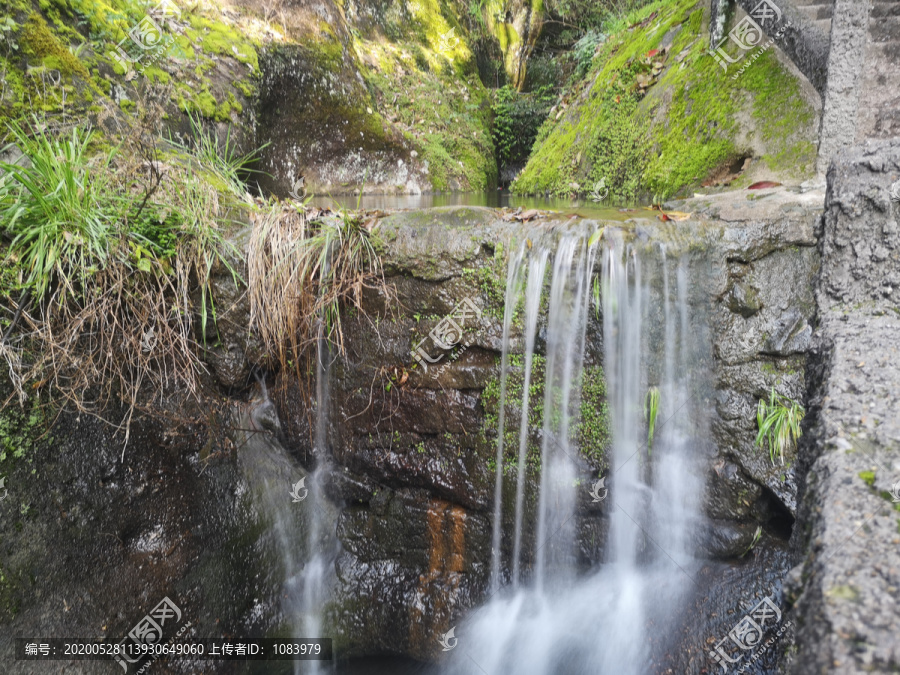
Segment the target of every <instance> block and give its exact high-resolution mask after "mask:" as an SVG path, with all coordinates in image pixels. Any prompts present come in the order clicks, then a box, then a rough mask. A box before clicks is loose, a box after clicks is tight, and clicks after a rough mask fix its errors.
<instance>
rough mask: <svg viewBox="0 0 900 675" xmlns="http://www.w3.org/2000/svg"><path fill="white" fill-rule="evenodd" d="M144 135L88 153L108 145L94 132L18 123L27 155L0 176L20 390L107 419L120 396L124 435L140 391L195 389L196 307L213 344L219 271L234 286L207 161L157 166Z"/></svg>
mask: <svg viewBox="0 0 900 675" xmlns="http://www.w3.org/2000/svg"><path fill="white" fill-rule="evenodd" d="M149 126H153V127H154V128H155V125H149ZM146 131H147V129H146V128H138V127H137V125H136V126H135V128H132V129H131V130H130V131H129V132H126V134H125V137H124V138H123V140H122V142H121V143H120V145H118V146H115V147H112V148H111V149H108V150H105V151H103V152H100V153H97V154H93V155H92V154H91V149H92V148H93V147H96V146H103V145H104V141H103V140H101V139H97V138H95V137H94V135H93V134H92V132H90V131H80V130H77V129H76V130H74V131H72V132H71V136H68V137H63V138H56V137H54V136H53V135H52V134H51V133H50V132H46V131H44V130H42V128H41V127H40V125H35V128H34V129H27V128H25V127H24V126H23V125H17V124H12V125H10V135H11V138H12V140H13V142H15V144H16V145H17V146H18V147H19V149H20V150H21V151H22V153H23V158H22V159H21V160H20V161H19V162H17V163H16V164H5V165H3V169H4V171H5V174H4V175H3V177H2V178H0V235H2V241H0V245H2V247H3V249H4V250H5V263H6V265H5V270H4V273H3V274H2V275H0V300H2V301H3V302H4V304H6V305H7V307H6V309H7V312H8V313H7V314H6V316H12V317H13V318H12V319H11V320H9V321H8V322H7V323H6V324H5V332H4V334H3V336H2V340H0V354H2V356H3V358H4V359H5V360H6V361H7V365H8V370H9V372H10V377H11V380H12V382H13V384H14V386H15V387H16V389H17V393H18V396H19V399H20V401H22V402H24V400H25V399H26V398H27V395H28V393H27V391H26V385H28V384H29V383H30V388H31V389H35V388H40V389H42V388H47V389H49V390H50V391H51V395H52V396H54V397H61V398H62V401H60V402H69V403H72V404H74V406H75V408H76V409H78V410H80V411H84V412H88V413H90V414H96V415H99V416H101V417H103V412H104V410H105V409H106V408H107V406H108V404H109V403H110V402H112V401H116V402H117V403H121V404H123V405H124V406H125V409H126V413H125V417H124V418H122V420H121V421H119V422H118V423H115V424H116V425H117V426H121V427H123V428H124V429H125V431H126V441H127V430H128V426H129V424H130V420H131V417H132V415H133V412H134V410H135V408H136V407H137V405H138V402H139V398H140V395H141V392H144V393H145V394H150V398H152V397H156V396H160V395H162V394H163V392H165V391H167V390H171V389H172V388H177V389H179V390H186V391H188V392H194V391H196V387H197V383H198V379H197V377H198V375H199V373H200V372H201V371H202V369H203V365H202V363H201V360H200V354H199V352H200V350H199V349H198V348H197V347H198V345H197V342H196V337H195V334H194V329H193V323H194V316H195V311H196V312H197V313H199V315H200V320H201V324H202V325H201V328H202V331H201V332H202V335H203V340H204V341H205V339H206V333H207V324H212V325H214V322H215V306H214V304H213V302H212V297H211V295H212V294H211V291H212V286H211V279H212V276H213V274H214V273H215V271H216V270H217V269H220V268H223V267H224V268H225V269H227V270H229V271H231V273H232V275H233V279H234V281H235V282H236V283H239V282H240V278H239V275H238V274H237V272H236V270H235V269H234V267H233V266H232V262H231V260H232V259H233V258H234V256H235V250H234V247H233V245H232V244H230V243H229V241H228V239H227V237H226V228H227V222H228V221H227V219H226V218H225V209H224V208H223V206H222V204H221V203H220V196H221V195H222V192H221V191H220V190H219V189H218V188H216V187H215V186H214V185H213V184H212V183H211V182H210V180H209V178H208V175H207V174H204V173H203V169H202V166H203V161H202V160H201V159H200V158H198V157H196V156H194V157H193V158H192V160H190V161H187V162H177V161H173V162H171V163H167V162H165V161H163V160H162V159H161V158H160V156H159V153H158V151H157V150H156V149H155V147H154V145H153V144H152V143H151V144H148V143H146V141H145V139H146V137H147V134H146ZM107 147H108V146H107ZM122 148H124V149H122ZM207 151H211V148H209V147H207ZM223 161H224V160H223ZM195 165H200V167H201V168H200V169H195V168H194V167H195ZM195 289H199V290H200V293H199V295H200V296H201V301H200V307H199V308H197V307H195V302H194V300H193V299H192V298H193V297H194V293H193V292H194V290H195Z"/></svg>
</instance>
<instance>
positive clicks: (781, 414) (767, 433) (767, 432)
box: [756, 387, 806, 466]
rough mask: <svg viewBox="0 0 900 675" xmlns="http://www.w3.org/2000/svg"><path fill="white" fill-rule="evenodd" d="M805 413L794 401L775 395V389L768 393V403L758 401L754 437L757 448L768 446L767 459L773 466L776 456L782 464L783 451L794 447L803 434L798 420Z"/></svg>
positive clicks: (763, 400) (761, 400) (762, 400)
mask: <svg viewBox="0 0 900 675" xmlns="http://www.w3.org/2000/svg"><path fill="white" fill-rule="evenodd" d="M805 414H806V411H805V410H804V409H803V406H801V405H800V404H799V403H797V402H796V401H793V400H792V399H789V398H787V397H786V396H782V395H780V394H778V393H776V391H775V388H774V387H772V389H771V390H770V391H769V400H768V402H767V401H766V400H765V399H760V401H759V405H758V406H757V408H756V422H757V424H758V426H759V433H758V434H757V435H756V445H757V447H760V448H762V447H764V446H765V445H766V443H768V445H769V457H770V459H771V460H772V465H773V466H774V465H775V457H776V455H777V456H778V457H780V458H781V463H782V465H783V464H784V451H785V450H787V449H789V448H792V447H796V445H797V441H798V440H799V439H800V436H801V435H802V434H803V431H802V430H801V429H800V420H802V419H803V416H804V415H805Z"/></svg>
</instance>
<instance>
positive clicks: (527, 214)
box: [517, 209, 538, 222]
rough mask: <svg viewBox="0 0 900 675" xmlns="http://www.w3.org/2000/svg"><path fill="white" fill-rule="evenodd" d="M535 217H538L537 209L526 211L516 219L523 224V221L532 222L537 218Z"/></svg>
mask: <svg viewBox="0 0 900 675" xmlns="http://www.w3.org/2000/svg"><path fill="white" fill-rule="evenodd" d="M537 217H538V210H537V209H528V210H527V211H526V212H525V213H522V214H520V215H519V216H518V217H517V220H519V221H523V222H524V221H526V220H532V219H534V218H537Z"/></svg>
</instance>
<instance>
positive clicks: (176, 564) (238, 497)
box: [0, 404, 280, 675]
mask: <svg viewBox="0 0 900 675" xmlns="http://www.w3.org/2000/svg"><path fill="white" fill-rule="evenodd" d="M212 405H214V404H212ZM212 405H211V406H210V409H212ZM173 415H174V413H173ZM177 415H178V416H180V417H184V418H187V419H188V421H187V422H186V423H184V424H176V423H175V422H173V420H172V418H171V417H169V418H168V419H166V420H165V422H164V423H161V421H160V420H159V419H156V420H145V419H137V420H136V421H135V422H134V424H133V425H132V428H131V434H130V438H129V441H128V445H127V448H125V449H124V462H123V460H122V457H123V435H122V434H121V433H119V434H114V433H113V430H112V429H111V428H110V427H108V426H104V425H102V424H101V423H100V422H98V421H97V420H96V419H94V418H92V417H87V416H84V417H82V418H81V419H78V418H77V417H76V416H75V415H71V414H63V415H62V416H61V417H60V418H59V419H58V420H57V422H56V424H55V425H54V427H53V429H52V430H51V432H50V433H51V435H52V438H51V440H49V441H48V442H45V443H40V442H39V443H38V447H37V448H36V449H35V450H34V451H33V452H32V453H31V454H30V455H29V456H28V458H27V460H20V461H18V462H17V463H16V464H15V465H14V467H13V469H12V470H11V471H10V473H9V475H8V476H7V482H6V487H7V488H8V489H9V496H8V498H6V499H4V500H2V501H0V561H2V562H0V564H2V570H3V579H2V581H0V661H2V663H3V664H4V666H3V671H4V672H6V673H17V674H20V675H23V674H31V673H34V674H38V673H46V672H48V666H47V664H46V663H39V662H17V661H15V658H14V656H13V648H14V642H13V638H14V637H15V636H22V637H26V636H35V637H39V636H58V637H66V636H72V637H107V638H109V639H110V640H115V641H119V640H121V639H123V638H125V637H126V636H127V634H128V632H129V631H130V630H131V629H132V628H133V626H134V625H135V624H136V623H137V622H138V621H139V620H140V619H141V618H142V617H144V616H145V615H146V614H147V612H148V611H149V610H150V609H151V608H152V607H154V606H156V605H157V604H158V603H159V602H160V601H161V600H162V599H163V598H164V597H169V598H171V599H172V600H173V601H174V602H175V603H176V605H177V606H178V607H179V608H180V610H181V612H182V615H183V618H182V622H185V621H191V622H192V624H193V626H194V629H193V630H194V633H193V634H194V635H195V636H198V637H205V636H207V635H209V636H213V635H225V634H227V633H229V632H238V633H246V634H253V633H255V634H263V633H264V632H265V631H266V630H268V629H269V627H270V625H269V623H267V622H269V621H270V620H271V617H272V616H273V613H274V612H273V608H274V607H277V604H276V599H277V595H276V593H277V590H276V589H277V588H279V584H280V578H279V577H278V575H277V573H276V571H277V566H276V565H275V564H274V560H273V559H272V558H271V553H270V550H271V549H270V546H269V544H267V537H268V536H269V535H267V534H266V531H265V526H264V524H263V523H262V522H261V520H260V518H259V516H258V514H257V512H256V510H255V507H254V505H253V503H252V501H251V500H250V499H249V498H248V496H247V494H246V493H247V490H246V488H245V487H242V486H243V485H244V484H243V480H242V477H241V472H240V471H239V470H238V468H237V462H236V458H235V455H234V447H233V446H229V445H228V443H227V442H226V437H227V430H222V429H218V430H216V429H213V430H212V431H210V430H208V429H205V428H204V427H205V424H204V423H203V421H204V420H203V416H202V415H199V416H195V415H196V411H194V412H193V413H192V412H190V411H189V407H188V406H185V407H183V408H182V409H181V410H180V411H178V413H177ZM190 420H193V421H190ZM223 424H227V423H225V422H224V419H223ZM8 468H9V465H8V463H7V466H6V467H5V469H8ZM32 469H33V471H32ZM167 637H168V636H167ZM181 665H182V667H184V664H181ZM104 667H105V668H109V666H104ZM99 668H100V666H98V664H97V663H96V662H92V661H75V662H72V663H70V664H68V665H67V666H66V670H67V671H68V672H71V673H76V674H84V675H88V674H92V673H97V672H99ZM174 668H175V666H172V665H171V664H170V665H169V666H166V665H163V664H157V665H155V666H154V670H159V672H160V673H172V672H186V671H184V670H177V669H174Z"/></svg>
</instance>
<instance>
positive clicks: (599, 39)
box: [572, 30, 606, 79]
mask: <svg viewBox="0 0 900 675" xmlns="http://www.w3.org/2000/svg"><path fill="white" fill-rule="evenodd" d="M605 40H606V36H605V35H603V34H602V33H601V32H600V31H599V30H589V31H588V32H587V33H585V34H584V37H582V38H581V39H580V40H579V41H578V42H576V43H575V46H574V47H573V48H572V57H573V58H574V60H575V77H577V78H579V79H580V78H582V77H584V76H585V75H587V73H588V71H589V70H590V69H591V64H592V63H593V62H594V56H595V55H596V53H597V48H598V47H599V46H600V45H602V44H603V42H604V41H605Z"/></svg>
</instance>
